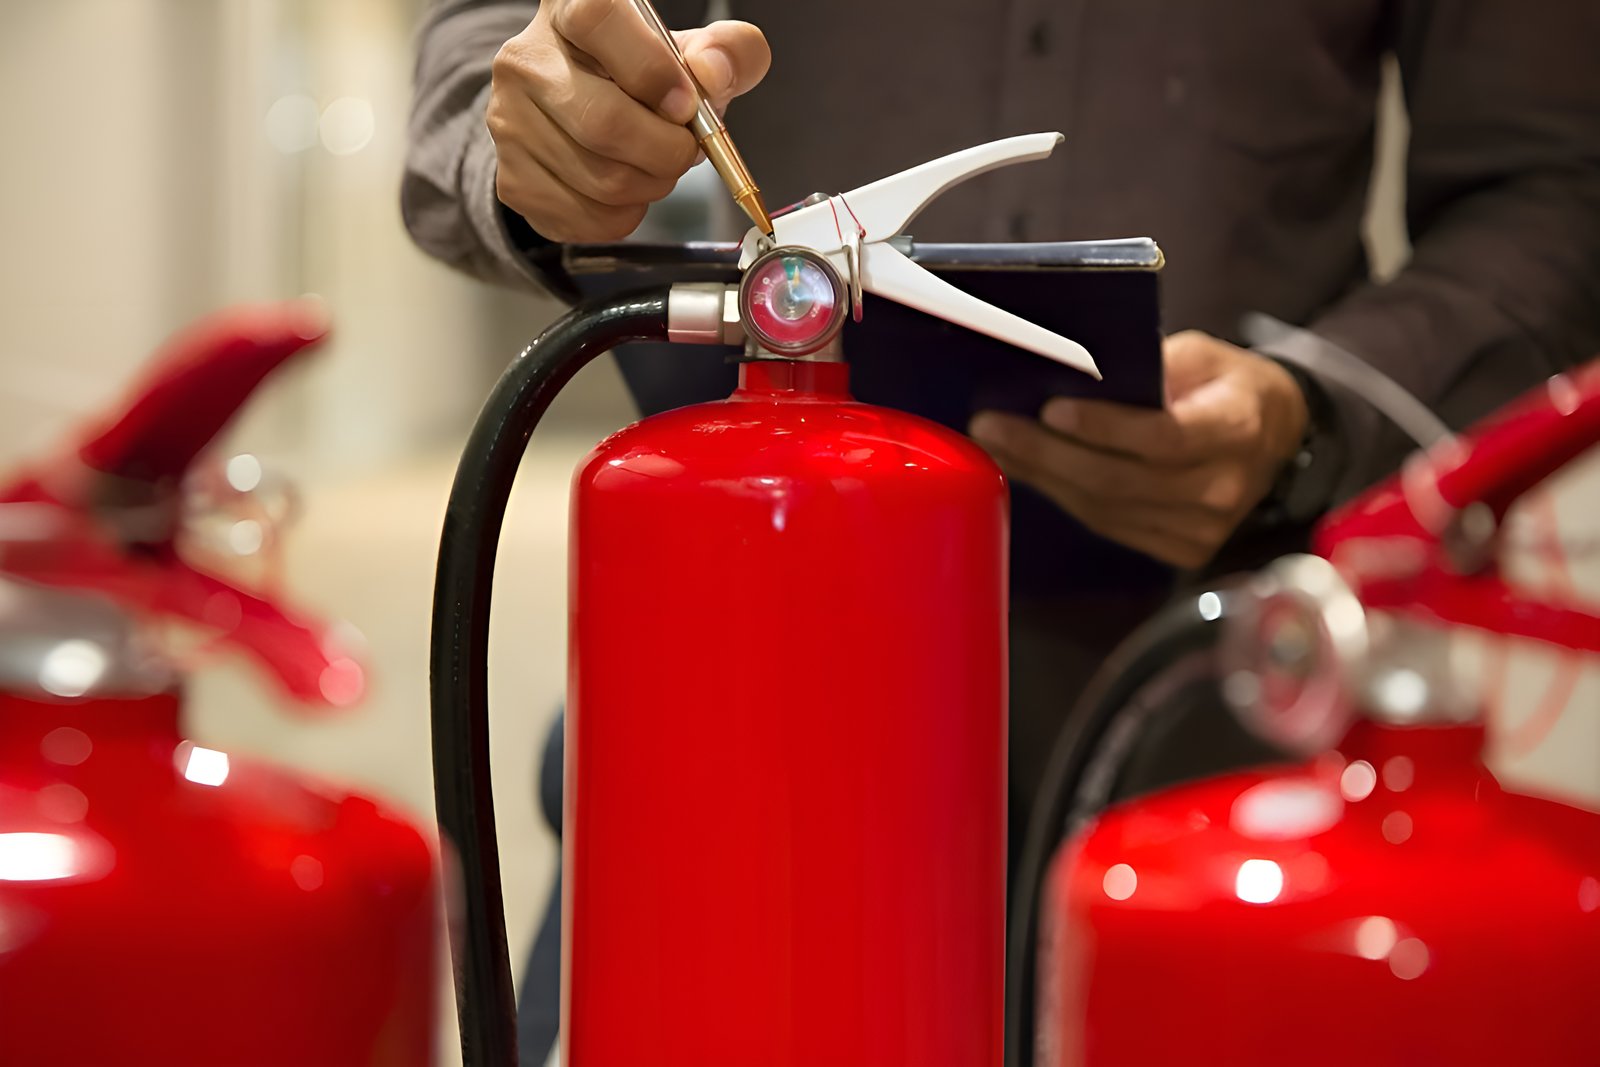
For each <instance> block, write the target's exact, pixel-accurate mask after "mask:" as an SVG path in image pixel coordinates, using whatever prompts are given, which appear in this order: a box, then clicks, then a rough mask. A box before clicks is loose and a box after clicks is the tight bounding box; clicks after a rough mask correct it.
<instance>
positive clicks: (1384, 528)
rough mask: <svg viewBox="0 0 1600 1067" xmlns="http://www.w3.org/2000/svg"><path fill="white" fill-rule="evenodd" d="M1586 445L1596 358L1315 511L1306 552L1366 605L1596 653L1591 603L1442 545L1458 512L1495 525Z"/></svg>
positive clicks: (1597, 423) (1599, 418)
mask: <svg viewBox="0 0 1600 1067" xmlns="http://www.w3.org/2000/svg"><path fill="white" fill-rule="evenodd" d="M1596 444H1600V361H1596V362H1594V363H1590V364H1589V365H1587V366H1585V367H1583V368H1580V369H1578V370H1575V371H1573V372H1571V373H1569V374H1564V375H1557V376H1556V377H1554V378H1551V379H1550V380H1549V381H1547V382H1546V383H1545V384H1544V385H1542V386H1540V387H1538V388H1536V389H1534V390H1532V391H1530V392H1529V393H1527V394H1526V395H1524V396H1523V397H1522V398H1521V399H1520V400H1518V401H1516V402H1515V403H1513V404H1512V405H1511V406H1509V407H1508V408H1506V409H1505V410H1504V411H1502V412H1501V413H1499V414H1497V415H1494V416H1491V417H1490V418H1488V419H1486V420H1484V421H1483V422H1482V423H1480V424H1478V425H1477V426H1475V427H1473V429H1472V430H1470V431H1469V432H1468V433H1467V434H1465V435H1463V436H1461V437H1459V438H1457V439H1455V440H1453V441H1450V442H1446V443H1444V444H1441V445H1439V446H1436V447H1435V448H1433V449H1432V450H1430V451H1429V452H1428V453H1426V454H1423V455H1420V456H1417V457H1413V459H1412V460H1411V461H1410V462H1409V463H1408V464H1407V465H1406V468H1405V469H1404V470H1402V472H1401V473H1400V474H1398V475H1396V476H1394V477H1393V478H1390V479H1389V480H1388V481H1386V482H1384V483H1382V484H1381V485H1379V486H1377V487H1376V488H1374V489H1372V490H1370V491H1368V492H1367V493H1366V494H1364V495H1363V496H1361V497H1359V498H1357V499H1356V500H1355V501H1353V502H1352V503H1350V504H1349V505H1347V506H1345V507H1344V508H1342V509H1340V510H1339V511H1337V512H1335V513H1334V514H1332V515H1330V516H1329V517H1328V518H1327V519H1325V520H1324V521H1323V524H1322V525H1321V526H1320V527H1319V529H1318V532H1317V536H1316V538H1315V546H1316V550H1317V552H1318V553H1319V554H1321V555H1323V556H1326V557H1327V558H1328V559H1330V560H1332V561H1333V562H1334V563H1336V564H1338V565H1339V566H1340V569H1341V570H1342V571H1343V572H1344V573H1345V574H1346V577H1347V578H1348V579H1349V580H1350V581H1351V584H1352V586H1353V587H1354V588H1355V590H1356V593H1357V595H1358V596H1359V597H1360V598H1361V600H1362V602H1363V603H1365V604H1367V605H1368V606H1370V607H1376V608H1384V609H1388V610H1395V611H1409V612H1412V613H1415V614H1421V615H1427V616H1431V617H1434V618H1437V619H1440V620H1441V621H1445V622H1449V623H1454V624H1456V625H1462V626H1472V627H1475V628H1477V629H1481V630H1486V631H1489V632H1492V633H1499V634H1507V635H1511V636H1517V637H1527V638H1532V639H1534V640H1537V641H1543V642H1546V643H1548V644H1552V645H1558V646H1561V647H1564V648H1570V649H1576V650H1580V651H1592V652H1600V614H1597V613H1596V611H1595V610H1594V609H1593V607H1591V606H1585V605H1581V604H1568V603H1555V602H1551V601H1540V600H1532V599H1529V598H1526V597H1523V596H1521V595H1520V594H1518V593H1517V592H1516V591H1515V590H1513V589H1512V588H1511V586H1509V585H1508V584H1507V583H1506V582H1505V581H1504V579H1503V578H1501V576H1500V574H1499V567H1498V560H1496V559H1494V558H1493V557H1492V556H1491V557H1489V558H1487V559H1484V560H1481V561H1471V560H1468V561H1465V562H1464V561H1463V560H1462V559H1460V558H1452V552H1456V553H1458V554H1459V552H1460V546H1459V544H1452V543H1451V541H1452V539H1456V540H1458V541H1459V539H1460V538H1461V537H1463V536H1464V535H1470V532H1471V531H1470V529H1469V528H1468V527H1469V524H1467V523H1465V522H1462V521H1461V520H1463V519H1464V518H1465V517H1466V515H1467V513H1468V510H1469V509H1471V508H1473V507H1475V506H1478V505H1482V506H1483V507H1484V508H1487V509H1488V511H1489V512H1490V513H1491V514H1492V516H1493V519H1494V521H1495V523H1496V524H1498V522H1499V521H1500V520H1502V519H1503V518H1504V517H1505V514H1506V512H1507V511H1509V510H1510V509H1511V506H1512V505H1513V504H1514V503H1515V502H1516V500H1517V499H1518V498H1519V497H1521V496H1522V495H1523V494H1525V493H1526V492H1528V491H1529V490H1530V489H1532V488H1534V487H1535V486H1537V485H1539V484H1540V483H1541V482H1543V481H1544V480H1545V479H1547V478H1548V477H1550V476H1551V475H1552V474H1554V473H1555V472H1556V471H1558V470H1560V469H1561V468H1562V467H1564V466H1566V465H1567V464H1568V463H1570V462H1571V461H1572V460H1573V459H1575V458H1577V457H1578V456H1580V455H1582V454H1583V453H1584V452H1586V451H1587V450H1588V449H1590V448H1592V447H1593V446H1595V445H1596ZM1489 532H1490V533H1491V534H1492V533H1493V530H1491V531H1489ZM1469 555H1470V553H1469ZM1473 563H1476V565H1475V566H1474V565H1472V564H1473Z"/></svg>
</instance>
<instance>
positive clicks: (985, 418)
mask: <svg viewBox="0 0 1600 1067" xmlns="http://www.w3.org/2000/svg"><path fill="white" fill-rule="evenodd" d="M967 433H969V434H970V435H971V436H972V439H973V440H974V441H982V442H983V443H984V444H986V445H998V444H999V443H1000V437H1001V433H1002V431H1001V427H1000V419H999V417H998V416H996V415H992V414H990V413H989V412H986V411H980V412H979V413H978V414H976V415H974V416H973V417H972V421H971V422H970V423H968V424H967Z"/></svg>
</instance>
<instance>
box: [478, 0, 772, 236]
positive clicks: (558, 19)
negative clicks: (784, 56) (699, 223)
mask: <svg viewBox="0 0 1600 1067" xmlns="http://www.w3.org/2000/svg"><path fill="white" fill-rule="evenodd" d="M675 36H676V37H677V39H678V46H679V47H680V48H681V49H682V50H683V54H684V58H686V59H687V60H688V61H689V67H690V69H692V70H693V71H694V76H695V77H696V78H697V79H698V80H699V82H700V85H701V87H702V88H704V89H705V91H706V94H707V95H708V96H709V97H710V98H711V101H712V103H713V104H714V105H716V107H717V109H718V110H719V111H720V110H721V109H723V108H725V107H727V105H728V101H730V100H732V99H733V98H734V97H736V96H739V95H740V94H742V93H746V92H748V91H749V90H751V89H752V88H754V87H755V85H756V84H757V83H758V82H760V81H761V79H762V78H763V77H765V76H766V73H767V67H768V66H770V65H771V62H772V53H771V51H770V50H769V49H768V48H767V39H766V38H765V37H763V36H762V34H761V31H760V30H758V29H756V28H755V27H754V26H752V25H750V24H749V23H748V22H715V23H712V24H711V25H710V26H707V27H705V28H704V29H698V30H685V31H682V32H679V33H677V34H675ZM694 109H695V104H694V96H693V92H692V90H691V89H690V88H689V83H688V80H687V79H686V78H684V76H683V72H682V70H681V68H679V66H678V65H677V63H676V61H675V60H674V59H673V57H672V53H671V51H669V50H668V48H667V46H666V44H665V43H664V42H663V41H662V40H661V39H660V38H659V37H657V36H656V35H655V33H654V32H653V31H652V30H651V29H650V27H649V26H648V25H647V24H646V22H645V20H644V17H643V16H642V15H641V14H640V13H639V11H638V10H637V9H636V8H635V7H634V5H633V3H632V0H545V2H544V3H542V4H540V5H539V13H538V15H537V16H536V17H535V18H534V20H533V22H532V23H530V24H529V25H528V28H527V29H525V30H523V31H522V32H521V33H519V34H517V36H515V37H513V38H512V39H511V40H509V41H507V42H506V43H505V45H504V46H503V47H502V48H501V49H500V53H499V55H497V56H495V60H494V87H493V91H492V93H491V95H490V97H489V109H488V116H487V118H488V123H489V133H490V136H492V137H493V138H494V143H495V153H496V156H497V157H498V162H499V172H498V178H497V180H496V191H497V193H498V194H499V197H500V202H501V203H503V204H505V205H506V206H507V207H509V208H511V209H512V210H513V211H516V212H517V213H518V214H520V215H521V216H522V217H523V218H525V219H527V220H528V223H529V225H531V226H532V227H533V228H534V230H535V231H536V232H538V233H539V234H540V235H542V236H544V237H548V238H549V239H550V240H552V241H560V242H568V241H612V240H618V239H620V238H623V237H626V236H627V235H628V234H630V233H632V232H633V230H634V228H635V227H637V226H638V225H639V221H640V220H641V219H643V218H644V213H645V209H646V208H647V207H648V206H649V205H650V204H652V203H654V202H655V201H657V200H660V199H661V198H662V197H664V196H666V195H667V194H668V193H670V192H671V191H672V187H673V186H674V185H676V184H677V181H678V179H679V178H680V177H682V175H683V173H684V171H686V170H688V169H689V167H691V166H692V165H693V164H694V162H695V158H696V156H697V155H698V153H699V147H698V146H697V145H696V144H695V141H694V136H693V135H692V134H691V133H690V132H689V131H688V129H687V128H685V125H684V124H685V123H687V122H688V121H689V120H690V119H691V118H692V117H693V116H694Z"/></svg>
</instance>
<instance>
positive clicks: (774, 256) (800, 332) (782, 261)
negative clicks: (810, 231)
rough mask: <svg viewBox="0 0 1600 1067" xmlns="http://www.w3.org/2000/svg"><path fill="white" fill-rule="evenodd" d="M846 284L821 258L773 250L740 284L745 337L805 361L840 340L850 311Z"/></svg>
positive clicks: (796, 250)
mask: <svg viewBox="0 0 1600 1067" xmlns="http://www.w3.org/2000/svg"><path fill="white" fill-rule="evenodd" d="M847 303H848V301H847V298H846V294H845V288H844V281H843V280H842V279H841V278H840V277H839V272H838V271H836V270H834V268H833V264H831V263H829V262H828V261H827V260H826V259H824V258H823V257H822V256H821V255H819V254H818V253H816V252H813V251H811V250H810V249H805V248H793V247H787V248H782V247H780V248H774V249H772V250H771V251H770V252H767V253H765V254H764V255H762V256H761V257H760V258H758V259H756V260H755V262H753V263H751V264H750V267H749V269H748V270H746V271H745V275H744V280H743V281H742V282H741V283H740V284H739V317H740V318H741V319H742V320H743V321H744V328H745V332H746V334H747V335H748V336H750V337H751V338H753V339H754V340H755V342H756V343H757V344H758V345H760V346H761V347H762V348H764V349H766V350H768V351H769V352H772V353H774V354H776V355H780V356H804V355H808V354H809V353H812V352H815V351H817V350H818V349H820V348H823V347H824V346H825V345H827V344H828V342H829V341H832V340H833V339H834V338H835V337H837V336H838V334H839V330H840V328H841V327H842V326H843V325H844V318H845V309H846V306H847Z"/></svg>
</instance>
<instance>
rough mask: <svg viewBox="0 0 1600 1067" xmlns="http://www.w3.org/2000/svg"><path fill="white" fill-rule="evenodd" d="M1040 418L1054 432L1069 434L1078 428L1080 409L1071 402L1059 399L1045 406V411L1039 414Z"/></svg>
mask: <svg viewBox="0 0 1600 1067" xmlns="http://www.w3.org/2000/svg"><path fill="white" fill-rule="evenodd" d="M1039 418H1040V420H1041V421H1042V422H1043V423H1044V424H1045V425H1046V426H1048V427H1050V428H1051V429H1052V430H1060V431H1062V432H1063V433H1065V432H1069V431H1071V430H1073V429H1076V428H1077V425H1078V408H1077V405H1076V404H1074V403H1073V402H1072V401H1070V400H1062V399H1060V398H1057V399H1055V400H1052V401H1050V402H1049V403H1048V404H1046V405H1045V406H1044V410H1043V411H1041V412H1040V413H1039Z"/></svg>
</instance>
